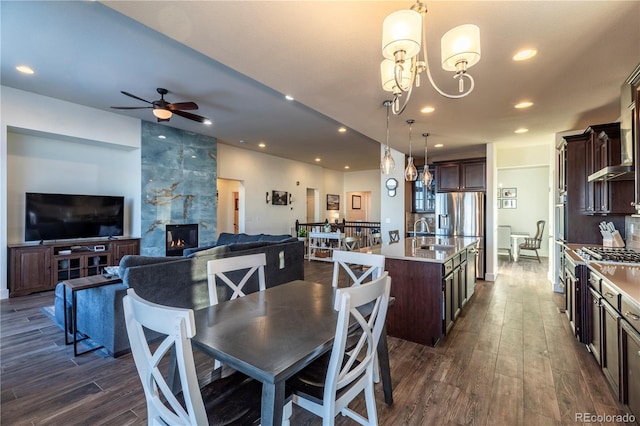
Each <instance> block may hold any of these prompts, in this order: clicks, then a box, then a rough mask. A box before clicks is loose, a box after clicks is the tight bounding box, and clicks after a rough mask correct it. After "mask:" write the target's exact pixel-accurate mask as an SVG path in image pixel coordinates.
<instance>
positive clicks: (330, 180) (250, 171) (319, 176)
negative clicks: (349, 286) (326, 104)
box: [218, 143, 380, 234]
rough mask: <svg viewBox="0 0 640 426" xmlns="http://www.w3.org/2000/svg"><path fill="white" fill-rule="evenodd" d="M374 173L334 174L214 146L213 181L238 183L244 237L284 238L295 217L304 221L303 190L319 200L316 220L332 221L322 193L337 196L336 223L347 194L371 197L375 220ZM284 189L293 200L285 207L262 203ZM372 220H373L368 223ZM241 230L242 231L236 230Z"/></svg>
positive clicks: (377, 211) (376, 175)
mask: <svg viewBox="0 0 640 426" xmlns="http://www.w3.org/2000/svg"><path fill="white" fill-rule="evenodd" d="M379 175H380V171H379V170H374V171H365V172H347V173H344V172H339V171H334V170H328V169H323V168H322V167H320V166H316V165H312V164H306V163H300V162H297V161H292V160H287V159H285V158H280V157H275V156H272V155H268V154H264V153H260V152H255V151H249V150H246V149H241V148H237V147H234V146H231V145H225V144H221V143H220V144H218V179H234V180H240V181H242V182H243V186H244V193H245V196H244V198H245V200H244V201H245V213H243V211H242V201H241V206H240V209H241V211H240V216H241V218H240V223H241V224H242V223H243V221H244V224H245V230H244V232H246V233H247V234H251V233H260V232H263V233H273V234H287V233H290V232H291V228H292V227H293V226H294V225H295V222H296V219H297V220H299V221H300V222H302V223H304V222H306V220H307V188H315V189H317V190H318V194H319V197H320V200H319V202H320V219H319V220H320V221H324V220H325V219H329V220H330V221H333V220H334V217H333V215H332V214H333V213H335V212H334V211H329V210H327V209H326V207H327V194H335V195H339V196H340V210H339V211H338V213H339V215H340V220H342V218H343V217H344V212H345V209H346V204H345V203H346V198H345V197H346V193H347V191H369V192H371V193H372V209H371V214H372V216H373V217H374V218H379V217H380V208H379V206H380V186H379V182H380V181H379V179H380V178H379ZM274 189H275V190H279V191H287V192H289V193H290V194H291V195H292V200H293V202H292V203H291V204H290V205H289V206H274V205H272V204H266V202H265V195H266V193H267V192H268V193H269V198H271V191H272V190H274ZM372 220H376V219H372ZM241 232H242V231H241Z"/></svg>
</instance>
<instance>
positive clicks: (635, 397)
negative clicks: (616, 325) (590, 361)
mask: <svg viewBox="0 0 640 426" xmlns="http://www.w3.org/2000/svg"><path fill="white" fill-rule="evenodd" d="M638 314H640V313H638ZM636 321H638V320H636ZM638 327H640V325H638ZM620 340H621V342H620V343H621V345H620V348H621V371H622V374H621V380H622V383H621V384H622V386H621V388H622V398H621V400H622V402H623V403H624V404H625V405H626V406H627V407H628V408H629V411H630V412H631V413H633V415H634V416H636V419H638V418H640V332H639V331H638V330H636V329H635V328H634V327H633V326H631V324H630V323H629V322H627V321H625V320H623V321H621V322H620Z"/></svg>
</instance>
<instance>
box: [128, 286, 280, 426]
mask: <svg viewBox="0 0 640 426" xmlns="http://www.w3.org/2000/svg"><path fill="white" fill-rule="evenodd" d="M123 307H124V316H125V323H126V327H127V335H128V336H129V342H130V344H131V353H132V355H133V360H134V362H135V365H136V369H137V370H138V375H139V376H140V380H141V382H142V388H143V390H144V394H145V398H146V401H147V420H148V424H149V425H156V424H167V425H208V424H216V425H226V424H231V423H233V424H238V423H239V424H257V422H259V420H260V400H261V395H262V385H261V383H260V382H258V381H256V380H253V379H251V378H249V377H247V376H245V375H243V374H240V373H233V374H231V375H229V376H226V377H224V378H222V379H220V380H216V381H213V382H211V383H209V384H208V385H206V386H204V387H203V388H202V389H200V388H199V385H198V377H197V375H196V368H195V363H194V359H193V351H192V347H191V338H192V337H193V336H194V335H195V333H196V329H195V321H194V316H193V311H192V310H191V309H183V308H173V307H169V306H163V305H158V304H155V303H151V302H149V301H147V300H144V299H142V298H141V297H140V296H138V295H137V294H136V292H135V290H134V289H128V290H127V295H126V296H125V297H124V298H123ZM144 329H149V330H153V331H156V332H158V333H161V334H164V335H166V337H165V338H164V340H162V341H161V342H160V344H159V345H155V344H154V345H153V346H149V344H148V343H147V339H146V338H145V334H144ZM154 348H155V351H154ZM172 352H173V354H174V355H172ZM169 358H171V359H175V362H176V364H177V365H176V367H177V368H176V370H177V371H178V372H179V376H180V377H179V379H180V386H181V389H182V390H181V392H180V393H178V394H177V395H174V394H173V392H172V389H171V387H170V385H169V383H170V378H169V377H168V376H169V374H170V372H173V371H174V370H172V369H169V370H167V369H166V368H162V369H161V368H160V363H161V362H163V361H166V360H167V359H169ZM163 371H168V372H167V373H165V374H163ZM291 412H292V404H291V401H289V402H288V403H287V405H285V407H284V412H283V425H285V426H286V425H288V424H289V417H290V416H291ZM236 422H238V423H236Z"/></svg>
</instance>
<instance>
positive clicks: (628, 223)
mask: <svg viewBox="0 0 640 426" xmlns="http://www.w3.org/2000/svg"><path fill="white" fill-rule="evenodd" d="M624 228H625V235H626V237H627V239H626V241H625V243H626V245H627V248H630V249H634V250H640V216H638V215H634V216H627V217H625V220H624Z"/></svg>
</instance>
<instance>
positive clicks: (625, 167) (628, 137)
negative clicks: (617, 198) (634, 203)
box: [587, 64, 640, 182]
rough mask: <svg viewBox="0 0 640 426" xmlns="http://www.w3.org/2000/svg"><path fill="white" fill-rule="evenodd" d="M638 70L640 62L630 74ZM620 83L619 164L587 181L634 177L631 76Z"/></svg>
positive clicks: (592, 175)
mask: <svg viewBox="0 0 640 426" xmlns="http://www.w3.org/2000/svg"><path fill="white" fill-rule="evenodd" d="M638 72H640V64H638V66H637V67H636V69H635V70H634V71H633V73H631V76H633V75H637V74H638ZM631 76H630V77H629V78H627V80H626V81H625V82H624V83H623V84H622V87H621V88H620V114H621V115H620V150H621V151H620V160H621V161H620V164H619V165H615V166H608V167H605V168H603V169H600V170H598V171H597V172H595V173H593V174H591V175H589V177H588V178H587V180H588V181H589V182H597V181H616V180H633V179H634V178H635V173H634V168H633V132H632V128H633V115H632V112H633V108H634V102H633V96H632V87H631V78H632V77H631Z"/></svg>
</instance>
